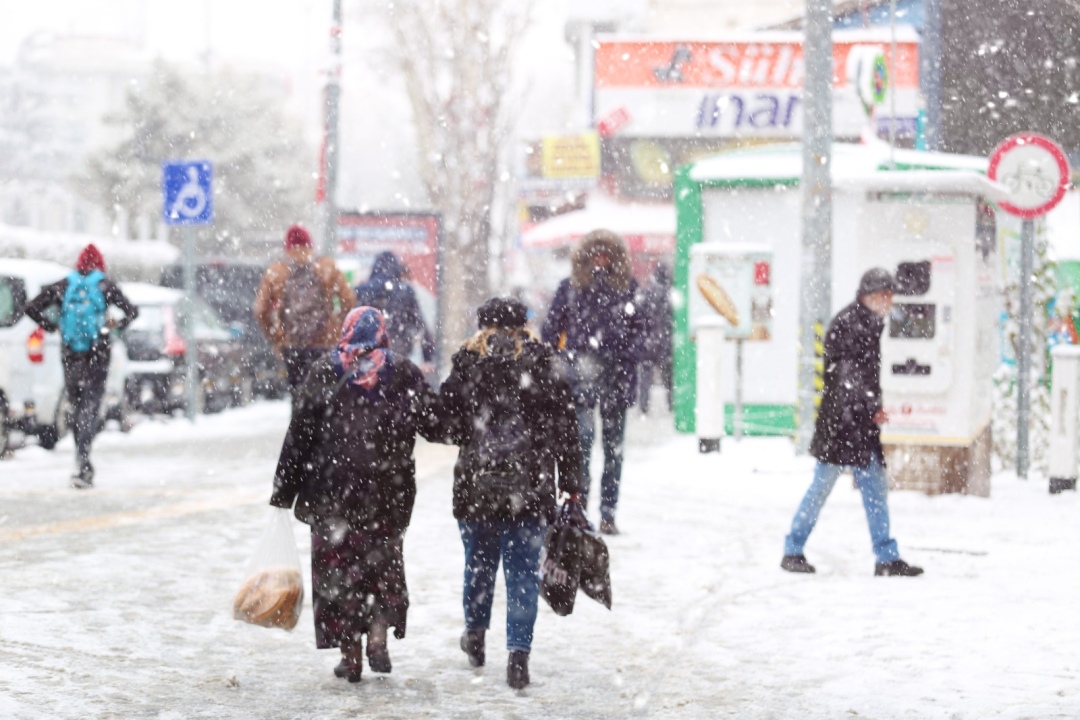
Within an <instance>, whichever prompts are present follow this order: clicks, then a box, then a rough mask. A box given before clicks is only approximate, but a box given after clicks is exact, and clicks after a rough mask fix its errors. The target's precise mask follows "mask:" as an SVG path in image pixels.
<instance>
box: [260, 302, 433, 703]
mask: <svg viewBox="0 0 1080 720" xmlns="http://www.w3.org/2000/svg"><path fill="white" fill-rule="evenodd" d="M435 402H436V398H435V395H434V393H433V392H432V391H431V390H430V389H429V388H428V387H427V385H426V384H425V383H424V380H423V377H422V376H421V374H420V370H419V369H418V368H417V367H416V366H415V365H414V364H413V363H411V362H410V361H409V360H408V359H407V358H404V357H400V356H396V355H395V354H394V353H393V352H391V351H390V349H389V338H388V337H387V333H386V322H385V320H384V319H383V316H382V313H380V312H379V311H378V310H376V309H375V308H371V307H359V308H355V309H353V310H352V311H351V312H350V313H349V314H348V316H347V317H346V318H345V324H344V327H343V329H342V334H341V340H340V342H338V344H337V347H336V348H335V349H334V350H332V351H331V352H330V353H328V354H327V355H325V356H324V357H323V358H322V359H320V360H319V361H317V362H316V363H315V365H314V366H313V367H312V370H311V372H310V374H309V375H308V377H307V380H306V381H305V382H304V384H303V385H302V386H301V388H300V391H299V393H298V395H297V403H296V406H295V410H294V412H293V417H292V421H291V423H290V425H289V432H288V435H287V436H286V438H285V444H284V446H283V447H282V449H281V457H280V459H279V461H278V467H277V473H276V475H275V478H274V493H273V496H272V498H271V500H270V504H271V505H274V506H277V507H282V508H290V507H294V502H295V509H294V513H295V515H296V517H297V519H299V520H300V521H301V522H304V523H307V524H308V525H310V526H311V575H312V593H313V607H314V614H315V643H316V646H317V647H318V648H333V647H338V648H340V649H341V655H342V660H341V663H340V664H339V665H338V666H337V667H336V668H334V674H335V675H337V676H338V677H347V678H348V680H349V682H359V681H360V676H361V670H362V667H363V648H362V641H363V636H364V635H367V657H368V664H369V666H370V667H371V670H372V671H374V672H382V673H388V672H390V668H391V665H390V655H389V652H388V650H387V633H388V630H389V628H391V627H392V628H394V636H395V637H397V638H399V639H401V638H404V637H405V617H406V613H407V611H408V607H409V593H408V589H407V587H406V585H405V563H404V556H403V554H402V549H403V541H404V537H405V531H406V529H407V528H408V526H409V520H410V518H411V516H412V509H413V501H414V499H415V497H416V477H415V465H414V461H413V446H414V443H415V440H416V435H417V433H419V434H421V435H423V436H425V437H429V438H432V439H435V436H436V434H437V432H438V420H437V416H436V413H435Z"/></svg>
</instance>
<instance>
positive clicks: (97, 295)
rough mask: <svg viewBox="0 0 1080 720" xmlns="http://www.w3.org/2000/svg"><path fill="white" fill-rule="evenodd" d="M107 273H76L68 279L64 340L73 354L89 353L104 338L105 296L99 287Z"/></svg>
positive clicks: (62, 323)
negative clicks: (102, 333)
mask: <svg viewBox="0 0 1080 720" xmlns="http://www.w3.org/2000/svg"><path fill="white" fill-rule="evenodd" d="M104 279H105V274H104V273H102V272H101V271H100V270H94V271H93V272H91V273H90V274H89V275H82V274H80V273H77V272H73V273H71V274H70V275H68V278H67V283H68V284H67V291H66V292H65V293H64V302H63V304H62V305H61V306H60V337H61V338H62V339H63V341H64V346H65V347H66V348H68V349H69V350H72V351H73V352H86V351H87V350H89V349H90V348H91V347H92V346H93V345H94V343H96V342H97V341H98V339H99V338H100V337H101V328H103V327H105V310H106V308H107V304H106V302H105V293H103V292H101V288H100V287H98V285H99V284H100V283H101V281H102V280H104Z"/></svg>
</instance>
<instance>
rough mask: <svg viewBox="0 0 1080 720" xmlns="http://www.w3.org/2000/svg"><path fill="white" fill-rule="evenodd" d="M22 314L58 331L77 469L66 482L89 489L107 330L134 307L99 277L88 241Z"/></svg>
mask: <svg viewBox="0 0 1080 720" xmlns="http://www.w3.org/2000/svg"><path fill="white" fill-rule="evenodd" d="M110 305H113V306H116V307H117V308H119V309H120V311H121V312H123V313H124V316H123V318H121V319H120V320H115V319H113V318H110V317H108V315H107V312H108V307H109V306H110ZM52 307H56V308H58V309H59V311H60V312H59V315H58V316H56V315H52V314H51V313H49V312H48V311H49V309H50V308H52ZM26 314H27V315H28V316H29V317H30V319H32V320H33V321H34V322H36V323H37V324H38V325H40V326H41V327H42V329H44V330H45V331H47V332H59V333H60V337H61V346H62V348H63V350H62V363H63V367H64V391H65V392H66V393H67V399H68V403H69V404H70V406H71V416H72V425H73V430H74V433H75V448H76V455H75V457H76V466H77V467H76V472H75V475H74V477H73V478H72V482H71V484H72V487H76V488H80V489H85V488H89V487H93V484H94V466H93V465H91V464H90V444H91V442H92V441H93V439H94V435H95V433H96V431H97V423H98V416H99V414H100V412H101V400H102V398H103V397H104V395H105V380H106V378H107V377H108V373H109V358H110V354H111V353H110V342H109V338H110V331H111V330H114V329H116V330H120V329H123V328H124V327H127V325H128V324H129V323H131V321H132V320H134V319H135V318H136V317H138V315H139V311H138V310H137V309H136V308H135V306H134V305H132V304H131V302H130V301H129V300H128V299H127V298H126V297H125V296H124V293H122V292H121V291H120V288H119V287H117V286H116V283H114V282H113V281H112V280H110V279H109V278H108V277H107V276H106V275H105V258H103V257H102V256H101V251H100V250H98V249H97V247H95V246H94V245H93V244H91V245H87V246H86V247H85V248H84V249H83V251H82V252H81V253H80V254H79V259H78V261H76V263H75V270H74V271H73V272H72V273H71V274H69V275H68V276H67V277H66V278H64V279H63V280H61V281H59V282H56V283H53V284H52V285H46V286H45V287H44V288H42V290H41V292H40V293H39V294H38V296H37V297H35V298H34V299H33V300H31V301H30V303H29V304H28V305H27V306H26Z"/></svg>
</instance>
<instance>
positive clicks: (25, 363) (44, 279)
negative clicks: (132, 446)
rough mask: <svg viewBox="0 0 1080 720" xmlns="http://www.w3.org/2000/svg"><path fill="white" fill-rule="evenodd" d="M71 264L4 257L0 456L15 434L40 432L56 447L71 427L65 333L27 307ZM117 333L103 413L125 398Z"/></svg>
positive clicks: (0, 262)
mask: <svg viewBox="0 0 1080 720" xmlns="http://www.w3.org/2000/svg"><path fill="white" fill-rule="evenodd" d="M70 273H71V269H70V268H66V267H64V266H63V265H59V264H57V263H52V262H46V261H43V260H17V259H7V258H0V455H2V454H3V452H4V451H6V450H7V449H8V447H9V444H10V442H11V439H12V434H13V433H14V434H15V435H22V436H24V437H27V436H37V438H38V443H39V444H40V445H41V446H42V447H44V448H46V449H52V448H53V447H54V446H55V445H56V443H57V442H58V441H59V440H60V438H62V437H64V435H66V434H67V431H68V408H67V401H66V399H65V397H64V370H63V367H62V366H61V364H60V336H59V334H57V333H46V332H45V331H44V330H42V329H41V328H40V327H38V325H37V323H35V322H34V321H33V320H31V319H30V318H28V317H26V315H25V314H24V313H23V307H24V306H25V305H26V303H27V302H28V301H30V300H31V299H33V298H34V297H35V296H36V295H37V294H38V293H39V292H40V291H41V288H42V287H43V286H45V285H48V284H50V283H54V282H57V281H58V280H62V279H64V278H65V277H66V276H67V275H68V274H70ZM117 345H118V343H117V342H116V338H115V336H114V345H113V353H112V360H111V363H110V367H109V378H108V380H107V381H106V389H105V402H103V403H102V407H103V412H110V413H113V412H115V410H110V408H119V407H121V403H122V402H123V398H124V392H123V388H124V383H125V374H126V373H125V369H124V366H125V363H126V352H125V351H124V349H123V345H122V343H120V344H119V345H120V347H117Z"/></svg>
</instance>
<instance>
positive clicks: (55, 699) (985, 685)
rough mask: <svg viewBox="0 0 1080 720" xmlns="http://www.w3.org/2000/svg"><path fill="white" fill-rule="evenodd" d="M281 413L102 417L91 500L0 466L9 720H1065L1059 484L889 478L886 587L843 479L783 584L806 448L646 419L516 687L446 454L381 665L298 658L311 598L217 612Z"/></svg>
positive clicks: (1064, 513)
mask: <svg viewBox="0 0 1080 720" xmlns="http://www.w3.org/2000/svg"><path fill="white" fill-rule="evenodd" d="M287 416H288V410H287V407H285V406H284V404H281V403H269V404H258V405H254V406H251V407H248V408H244V409H241V410H238V411H231V412H229V413H225V414H223V415H220V416H217V417H211V418H202V419H200V422H199V423H197V424H196V425H194V426H191V425H189V424H187V423H184V422H171V423H168V424H165V425H157V424H148V425H141V426H139V427H137V428H136V429H135V430H134V431H133V432H132V433H131V435H130V436H121V435H119V434H118V433H107V434H105V435H103V436H102V438H101V441H100V442H99V444H98V446H97V448H96V453H95V462H96V464H97V466H98V480H97V483H98V487H97V488H95V489H94V490H92V491H89V492H83V493H80V492H76V491H74V490H69V489H67V487H66V483H67V476H68V475H69V474H70V467H69V466H70V465H71V449H70V448H67V447H66V446H65V445H63V444H62V445H61V447H60V448H59V449H58V450H57V451H56V452H55V453H46V452H44V451H41V450H40V449H37V448H26V449H24V450H21V451H19V452H18V453H16V456H15V458H14V459H12V460H9V461H4V462H3V463H0V502H2V503H3V509H2V510H0V518H2V519H0V582H2V586H3V587H4V596H5V603H4V609H3V610H2V611H0V717H4V718H37V717H61V718H86V717H124V718H127V717H158V718H196V717H208V718H210V717H212V718H250V717H265V718H337V717H342V718H344V717H356V716H364V717H402V718H405V717H408V718H457V717H467V718H469V719H470V720H474V719H477V718H504V717H520V718H545V719H547V718H623V717H653V718H668V717H680V718H681V717H687V718H714V717H739V718H742V717H746V718H774V717H775V718H783V717H808V718H836V717H871V718H904V717H912V718H986V717H999V718H1021V717H1033V718H1035V717H1037V718H1047V717H1076V716H1078V715H1080V660H1078V659H1076V655H1075V652H1074V649H1075V648H1076V647H1078V640H1080V630H1078V628H1077V622H1076V620H1075V619H1074V611H1073V607H1074V605H1075V599H1076V598H1077V596H1078V590H1080V582H1078V575H1077V572H1076V569H1075V563H1074V560H1073V558H1074V556H1075V551H1074V549H1075V548H1076V547H1077V546H1078V540H1080V538H1078V533H1080V531H1078V529H1077V528H1078V523H1077V518H1078V511H1080V507H1078V505H1080V499H1078V497H1077V495H1076V494H1074V493H1068V494H1065V495H1062V496H1053V497H1051V496H1049V495H1048V494H1047V492H1046V487H1045V484H1044V483H1038V482H1034V481H1032V482H1027V483H1024V482H1020V481H1018V480H1016V479H1015V478H1014V477H1012V476H1011V475H1008V474H1002V475H1000V476H998V477H996V478H995V480H994V486H993V495H992V497H991V498H990V499H981V498H967V497H954V496H947V497H936V498H931V497H926V496H923V495H918V494H913V493H894V494H892V495H891V497H890V502H891V507H892V511H893V512H892V514H893V530H894V535H895V536H896V538H897V540H898V541H899V543H900V549H901V553H902V555H903V557H904V558H905V559H907V560H909V561H911V562H913V563H916V564H920V565H923V566H924V567H925V568H926V570H927V573H926V575H924V576H923V577H920V578H913V579H909V578H875V577H873V576H872V572H873V558H872V555H871V553H870V547H869V545H870V542H869V534H868V531H867V529H866V521H865V519H864V517H863V511H862V506H861V503H860V501H859V495H858V492H857V491H856V490H853V489H852V488H851V483H850V480H848V479H847V478H843V479H841V481H840V482H839V483H838V485H837V488H836V490H835V491H834V493H833V497H832V498H830V501H829V503H828V504H827V505H826V507H825V510H824V512H823V513H822V518H821V521H820V524H819V526H818V528H817V530H816V531H815V534H814V535H813V536H812V537H811V540H810V543H809V545H808V547H807V554H808V557H809V559H810V560H811V562H813V563H814V564H816V565H817V567H818V574H817V575H814V576H795V575H789V574H787V573H784V572H782V571H781V570H780V569H779V567H778V563H779V561H780V555H781V549H782V540H783V536H784V534H785V532H786V531H787V526H788V523H789V522H790V519H791V513H792V512H793V511H794V509H795V506H796V505H797V503H798V501H799V499H800V497H801V494H802V492H803V491H804V490H805V489H806V486H807V485H808V484H809V481H810V473H811V469H812V462H811V461H809V460H807V459H806V458H796V457H794V455H793V452H792V449H791V445H790V443H788V442H786V441H783V440H763V439H748V440H745V441H743V442H742V443H739V444H736V443H734V442H730V441H727V442H726V444H725V446H724V452H723V453H722V454H720V455H711V456H702V455H699V454H698V453H697V449H696V442H695V441H694V439H693V438H686V437H677V436H675V435H674V434H673V433H672V432H671V431H670V430H669V429H668V423H665V422H664V421H663V420H662V419H653V420H649V421H644V422H643V421H641V420H640V419H639V418H636V417H635V418H634V419H633V420H632V422H631V425H630V430H629V440H628V448H627V460H626V463H625V466H624V467H625V470H624V483H623V494H622V501H621V504H620V512H619V516H618V520H619V525H620V527H621V528H622V530H623V531H624V534H623V535H622V536H619V537H616V538H611V539H610V540H609V547H610V549H611V556H612V582H613V586H614V607H613V610H612V611H608V610H606V609H605V608H603V607H602V606H600V605H599V604H597V603H595V602H592V601H590V600H588V599H587V598H585V597H583V596H582V597H579V600H578V605H577V608H576V609H575V612H574V614H573V615H571V616H570V617H566V618H560V617H557V616H555V615H554V613H552V612H551V611H550V609H548V608H547V607H546V606H545V605H543V604H542V605H541V609H540V618H539V621H538V623H537V629H536V640H535V643H534V648H533V654H532V661H531V670H532V676H533V685H531V686H530V687H529V688H528V690H526V691H525V692H524V693H521V694H520V695H519V694H517V693H515V692H514V691H512V690H510V689H509V688H507V687H506V685H505V653H504V651H503V650H502V648H503V647H504V642H505V633H504V630H503V622H504V618H505V604H504V602H503V597H502V593H503V592H504V589H503V585H502V581H501V580H500V582H499V587H498V593H499V596H498V598H497V600H496V608H495V613H494V616H493V617H494V621H493V626H492V630H491V632H490V634H489V639H488V663H489V664H488V667H487V668H485V669H483V670H481V671H473V670H471V669H469V667H468V665H467V662H466V660H465V657H464V655H463V654H462V653H461V651H460V650H459V649H458V648H457V637H458V635H459V633H460V630H461V605H460V602H461V600H460V593H461V588H460V583H461V573H462V567H461V564H462V553H461V544H460V540H459V538H458V535H457V528H456V524H455V522H454V520H453V518H452V517H451V514H450V487H451V479H450V473H451V468H452V463H453V459H454V451H453V449H451V448H444V447H439V446H430V445H426V444H420V445H418V451H417V465H418V470H419V492H418V498H417V505H416V511H415V514H414V518H413V524H412V527H411V528H410V530H409V534H408V536H407V538H406V544H405V552H406V568H407V576H408V580H409V587H410V592H411V602H412V607H411V610H410V615H409V627H408V637H407V638H406V639H405V640H404V641H400V642H398V641H393V642H392V643H391V656H392V658H393V662H394V672H393V674H391V675H389V676H376V675H373V674H371V673H367V674H365V677H364V680H363V682H362V683H361V684H360V685H358V686H353V685H349V684H347V683H345V682H344V681H342V680H337V679H335V678H334V677H333V676H332V674H331V672H330V670H331V668H332V667H333V665H334V664H335V663H336V661H337V658H336V657H335V655H334V653H332V652H319V651H316V650H315V649H314V647H313V639H312V628H311V609H310V596H309V597H308V598H307V599H306V607H305V608H304V614H303V616H302V617H301V620H300V626H299V627H298V629H297V630H296V631H295V632H293V633H285V632H281V631H278V630H268V629H265V628H256V627H251V626H246V625H243V624H240V623H237V622H235V621H233V620H232V618H231V614H230V604H231V597H232V593H233V592H234V591H235V589H236V586H237V585H238V583H239V581H240V580H241V579H242V578H241V577H240V576H241V575H242V573H243V570H244V568H245V566H246V563H247V560H248V556H249V554H250V553H251V551H252V549H253V547H254V544H255V542H256V540H257V538H258V535H259V533H260V531H261V529H262V526H263V524H264V522H265V521H266V520H267V513H268V511H267V509H266V508H265V502H266V498H267V497H268V494H269V484H270V477H271V474H272V471H273V466H274V462H275V461H276V452H277V449H278V448H279V447H280V441H281V437H282V436H283V433H284V425H285V422H286V419H287ZM597 454H599V453H597ZM594 462H595V468H594V470H595V471H597V472H594V475H597V474H598V470H599V458H598V457H597V458H594ZM593 494H594V496H595V495H597V494H598V488H597V487H595V485H594V490H593ZM595 513H596V511H595V507H594V508H593V515H594V516H595ZM101 518H106V521H102V520H101ZM30 527H32V528H36V529H37V530H38V531H39V532H36V533H35V534H26V532H25V531H26V529H27V528H30ZM19 528H22V531H21V534H20V533H16V532H15V531H16V530H18V529H19ZM305 530H306V528H304V527H303V526H301V525H299V524H297V525H296V534H297V538H298V541H299V542H300V543H301V547H302V551H303V552H306V550H307V538H306V533H305ZM4 533H7V534H6V535H5V534H4ZM305 563H306V558H305ZM308 590H309V591H310V584H309V586H308Z"/></svg>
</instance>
